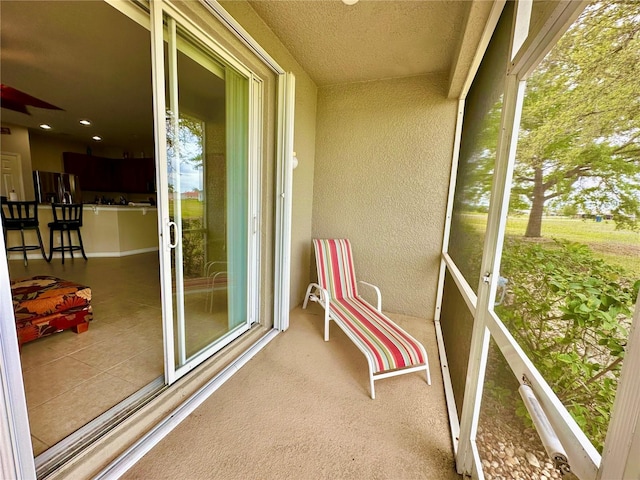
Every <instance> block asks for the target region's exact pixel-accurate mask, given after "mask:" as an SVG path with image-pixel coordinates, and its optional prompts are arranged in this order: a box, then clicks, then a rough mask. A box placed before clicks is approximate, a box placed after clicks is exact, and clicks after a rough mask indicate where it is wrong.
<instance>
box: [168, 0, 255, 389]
mask: <svg viewBox="0 0 640 480" xmlns="http://www.w3.org/2000/svg"><path fill="white" fill-rule="evenodd" d="M156 15H158V12H156ZM176 16H177V15H174V14H172V12H169V11H165V12H164V13H163V15H162V25H163V32H162V47H161V50H160V48H159V47H160V44H159V38H156V47H158V48H157V50H158V51H157V52H156V59H158V60H160V59H161V60H162V62H163V64H164V79H158V80H164V92H165V95H164V117H165V125H166V136H165V138H164V142H165V146H164V152H160V155H159V157H160V158H161V159H162V157H163V156H164V157H165V158H164V160H165V162H161V163H160V165H161V167H160V168H161V175H160V177H161V178H160V192H159V193H161V195H160V196H161V199H160V207H161V209H162V210H163V225H162V228H163V237H164V247H165V249H164V256H163V258H164V262H165V265H164V266H163V273H164V276H165V282H164V284H163V286H164V288H165V293H168V292H169V291H170V294H166V295H165V317H170V319H169V318H166V319H165V333H166V336H167V340H166V349H167V353H166V361H167V377H168V379H167V380H168V383H171V382H172V381H174V380H175V379H176V378H179V377H180V376H181V375H182V374H184V373H186V372H187V371H189V370H190V369H191V368H193V367H194V366H195V365H197V364H199V363H200V362H202V361H203V360H205V359H206V358H208V357H209V356H211V355H212V354H213V353H215V352H216V351H219V350H220V349H221V348H222V347H224V346H225V345H227V344H228V343H229V342H230V341H232V340H233V339H235V338H237V337H238V336H239V335H241V334H242V333H244V332H245V331H247V330H248V329H249V328H250V326H251V322H252V319H253V318H255V315H251V312H250V311H249V307H248V306H249V305H250V304H251V305H255V304H256V303H257V302H255V301H254V299H253V298H249V294H248V291H249V288H248V286H249V284H250V282H251V279H252V278H253V277H254V276H255V275H256V271H257V265H256V262H255V259H254V258H253V256H252V255H251V252H252V251H254V247H255V242H256V241H257V240H256V234H255V232H254V231H253V229H252V228H250V224H251V221H250V219H252V218H253V217H254V216H255V213H254V212H252V211H250V210H251V208H250V206H251V205H252V202H251V201H250V199H251V192H250V189H251V185H252V184H253V180H252V179H250V172H252V171H254V169H252V168H251V166H250V159H251V157H252V155H251V152H250V150H251V145H250V135H249V133H250V130H251V127H250V120H251V119H250V115H249V111H250V110H249V104H250V100H251V94H252V92H255V89H253V90H250V88H249V87H250V85H252V84H253V82H252V75H251V72H249V71H248V70H246V69H245V68H244V67H243V66H242V65H241V64H238V63H236V62H233V59H232V58H230V57H228V56H227V57H225V55H224V53H223V52H220V51H218V49H217V48H216V47H215V46H213V45H209V44H207V42H206V38H198V35H197V33H193V28H191V29H189V32H188V31H187V29H186V28H185V27H184V26H183V24H182V23H181V21H180V18H176ZM157 24H158V23H156V25H157ZM158 103H162V102H158ZM254 295H255V293H254ZM169 304H170V305H169Z"/></svg>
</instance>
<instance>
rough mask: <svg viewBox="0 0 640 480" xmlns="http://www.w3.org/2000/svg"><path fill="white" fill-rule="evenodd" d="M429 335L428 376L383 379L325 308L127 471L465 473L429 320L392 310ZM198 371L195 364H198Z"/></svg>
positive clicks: (301, 313) (198, 474) (159, 474)
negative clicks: (327, 331)
mask: <svg viewBox="0 0 640 480" xmlns="http://www.w3.org/2000/svg"><path fill="white" fill-rule="evenodd" d="M390 317H391V318H392V319H394V320H395V321H396V322H397V323H398V324H399V325H401V326H402V327H403V328H405V329H406V330H407V331H409V332H410V333H411V334H412V335H414V336H415V337H416V338H417V339H418V340H420V341H422V342H423V344H424V345H425V347H426V349H427V352H428V354H429V360H430V366H431V376H432V385H431V386H428V385H427V383H426V380H425V377H424V375H423V374H422V373H414V374H408V375H402V376H399V377H393V378H388V379H383V380H380V381H378V382H376V400H371V398H370V397H369V384H368V375H367V364H366V360H365V358H364V356H363V355H362V354H361V353H360V352H359V351H358V350H357V349H356V347H355V346H354V345H353V344H352V343H351V342H350V341H349V340H348V339H347V338H346V336H345V335H344V334H343V333H342V331H341V330H340V329H339V328H337V327H336V326H335V325H334V324H333V323H332V329H331V340H330V341H329V342H328V343H325V342H324V341H323V339H322V328H323V325H322V324H323V316H322V311H321V309H320V308H319V307H318V306H317V305H312V306H310V307H309V309H308V310H306V311H305V310H301V309H300V308H298V309H296V310H294V311H293V312H292V315H291V326H290V328H289V330H288V331H287V332H285V333H283V334H280V335H278V336H277V337H276V338H275V339H274V340H273V341H272V342H271V343H270V344H269V345H267V347H265V349H264V350H262V351H261V352H260V353H258V354H257V355H256V356H255V357H254V358H253V359H252V360H251V361H250V362H249V363H248V364H247V365H246V366H245V367H243V368H242V369H241V370H240V371H239V372H238V373H236V374H235V375H234V377H233V378H231V379H230V380H229V381H228V382H227V383H225V384H224V385H223V386H222V387H221V388H220V389H219V390H218V391H216V392H215V393H214V394H213V395H212V396H211V397H210V398H209V399H207V400H206V401H205V403H204V404H203V405H201V406H200V407H199V408H198V409H197V410H196V411H195V412H194V413H193V414H191V415H190V416H189V417H188V418H187V419H186V420H185V421H183V422H182V423H181V424H180V425H179V426H178V427H177V428H176V429H175V430H173V431H172V432H171V433H170V434H169V435H168V436H167V437H166V438H165V439H164V440H162V441H161V442H160V444H158V445H157V446H156V447H155V448H153V449H152V450H151V451H150V452H149V453H148V454H147V455H146V456H145V457H143V458H142V459H141V460H140V461H139V462H138V463H137V464H136V465H134V467H132V468H131V469H130V470H129V471H128V472H127V473H126V474H125V475H124V476H123V478H125V479H149V478H153V479H164V478H166V479H174V478H188V479H205V478H206V479H212V478H224V479H231V478H243V479H244V478H279V479H280V478H291V479H302V478H309V479H311V478H332V479H335V478H349V479H359V478H363V479H364V478H366V479H375V478H388V479H417V478H426V479H458V478H461V477H460V476H459V475H457V474H456V472H455V468H454V459H453V450H452V442H451V435H450V431H449V425H448V419H447V413H446V405H445V397H444V388H443V383H442V374H441V371H440V365H439V361H438V354H437V347H436V338H435V332H434V328H433V323H432V322H431V321H427V320H424V319H418V318H413V317H407V316H402V315H393V314H391V315H390ZM194 374H196V375H197V372H194Z"/></svg>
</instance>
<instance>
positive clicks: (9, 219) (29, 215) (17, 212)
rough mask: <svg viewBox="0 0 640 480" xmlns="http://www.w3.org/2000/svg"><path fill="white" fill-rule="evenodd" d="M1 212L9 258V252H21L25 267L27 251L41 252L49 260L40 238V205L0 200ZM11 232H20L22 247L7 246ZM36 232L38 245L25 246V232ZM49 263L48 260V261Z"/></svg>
mask: <svg viewBox="0 0 640 480" xmlns="http://www.w3.org/2000/svg"><path fill="white" fill-rule="evenodd" d="M0 211H1V212H2V227H3V232H4V244H5V248H6V250H7V256H8V255H9V252H13V251H21V252H22V256H23V257H24V266H25V267H26V266H27V251H29V250H40V253H42V258H44V259H45V260H47V255H46V254H45V253H44V246H43V245H42V237H41V236H40V228H39V222H38V203H37V202H35V201H33V202H11V201H7V200H6V197H2V198H0ZM9 230H20V238H21V239H22V245H17V246H15V247H9V246H7V232H8V231H9ZM25 230H35V231H36V234H37V235H38V245H25V243H24V231H25ZM47 261H48V260H47Z"/></svg>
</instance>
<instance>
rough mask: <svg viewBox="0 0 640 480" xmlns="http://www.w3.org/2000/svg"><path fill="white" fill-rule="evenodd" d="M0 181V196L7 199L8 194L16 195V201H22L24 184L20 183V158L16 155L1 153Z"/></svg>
mask: <svg viewBox="0 0 640 480" xmlns="http://www.w3.org/2000/svg"><path fill="white" fill-rule="evenodd" d="M0 165H1V167H0V170H1V171H2V181H1V182H0V196H2V197H7V198H9V193H10V192H15V193H16V194H17V195H18V200H24V199H25V198H24V183H23V181H22V158H21V157H20V155H19V154H17V153H7V152H2V160H1V161H0Z"/></svg>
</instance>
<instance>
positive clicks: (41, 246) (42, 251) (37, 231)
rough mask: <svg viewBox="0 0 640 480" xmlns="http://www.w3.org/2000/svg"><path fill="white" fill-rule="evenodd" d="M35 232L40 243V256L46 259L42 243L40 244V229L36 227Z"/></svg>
mask: <svg viewBox="0 0 640 480" xmlns="http://www.w3.org/2000/svg"><path fill="white" fill-rule="evenodd" d="M36 233H37V234H38V243H39V244H40V253H42V258H44V259H45V260H47V254H46V253H44V245H43V244H42V235H40V229H39V228H36ZM47 261H48V260H47Z"/></svg>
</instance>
